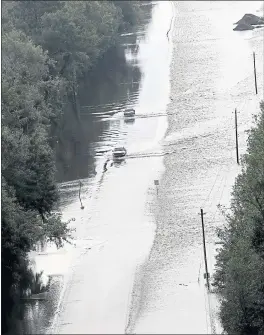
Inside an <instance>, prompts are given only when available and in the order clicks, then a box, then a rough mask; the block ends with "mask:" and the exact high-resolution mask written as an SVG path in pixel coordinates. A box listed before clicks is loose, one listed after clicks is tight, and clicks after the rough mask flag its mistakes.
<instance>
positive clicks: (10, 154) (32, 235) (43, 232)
mask: <svg viewBox="0 0 264 335" xmlns="http://www.w3.org/2000/svg"><path fill="white" fill-rule="evenodd" d="M137 10H138V12H137ZM137 14H139V5H138V2H136V1H131V2H129V3H128V2H126V1H122V2H120V3H119V2H115V1H10V2H8V1H3V2H2V133H1V140H2V164H1V165H2V218H1V221H2V225H1V232H2V245H1V251H2V259H1V267H2V278H3V281H2V287H3V290H2V305H3V306H5V308H4V312H3V313H2V325H3V332H5V331H6V329H7V319H8V317H9V316H10V315H11V311H12V306H13V303H14V300H15V299H16V298H17V297H19V296H20V295H21V294H23V292H24V291H25V290H26V289H27V288H28V286H29V284H30V282H32V280H33V279H32V273H31V271H30V269H29V264H28V258H27V254H28V252H29V251H30V250H32V249H33V248H34V246H35V245H36V244H37V242H38V241H41V240H46V241H52V242H54V243H55V244H56V245H57V246H58V247H61V246H62V245H63V243H64V242H66V241H68V242H69V239H70V237H71V230H70V229H69V228H68V222H63V221H62V219H61V215H60V213H58V212H55V210H54V209H55V208H56V205H57V200H58V191H57V186H56V180H55V172H56V171H55V160H54V153H53V151H52V149H51V147H50V142H51V140H50V131H51V127H55V126H56V125H57V124H58V123H59V119H60V115H61V113H62V111H63V108H62V106H63V100H64V99H65V97H66V98H68V97H71V98H72V100H73V102H74V104H75V105H76V106H77V104H76V91H77V88H78V78H79V77H81V76H82V75H84V74H85V73H87V71H89V70H90V69H91V68H92V67H94V66H95V64H96V63H97V61H98V60H99V59H100V57H102V56H103V55H104V53H105V52H106V51H107V50H109V48H110V47H112V46H114V45H115V44H116V43H117V41H118V37H119V31H120V29H121V28H122V27H124V26H125V21H127V23H128V24H130V25H131V24H135V23H136V22H137V20H136V16H137ZM76 106H75V109H76V112H77V114H78V111H77V107H76ZM35 279H36V278H35ZM35 281H36V280H35Z"/></svg>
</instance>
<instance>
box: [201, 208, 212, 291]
mask: <svg viewBox="0 0 264 335" xmlns="http://www.w3.org/2000/svg"><path fill="white" fill-rule="evenodd" d="M203 215H204V213H203V209H202V208H201V219H202V230H203V250H204V265H205V277H206V282H207V288H208V290H209V291H210V283H209V272H208V266H207V256H206V245H205V233H204V219H203Z"/></svg>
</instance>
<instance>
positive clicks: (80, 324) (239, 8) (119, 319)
mask: <svg viewBox="0 0 264 335" xmlns="http://www.w3.org/2000/svg"><path fill="white" fill-rule="evenodd" d="M260 7H261V2H257V1H256V2H250V1H245V2H235V1H231V2H220V1H218V2H205V1H204V2H200V1H199V2H194V1H190V2H189V1H188V2H183V1H179V2H177V1H174V2H169V1H164V2H163V1H159V2H155V3H154V5H153V8H152V16H151V19H150V18H149V20H148V21H147V22H146V24H145V25H142V26H141V27H140V28H139V29H138V31H137V32H135V33H131V34H126V36H123V38H124V49H125V53H126V59H127V64H128V69H129V70H128V71H127V72H126V73H127V76H126V78H125V81H123V82H118V84H117V85H116V86H118V94H117V95H114V94H112V93H111V94H107V92H111V89H112V86H113V85H109V87H107V88H106V89H105V86H104V85H105V82H104V83H102V87H101V90H102V92H105V94H99V93H98V95H96V94H95V95H94V101H93V102H92V103H91V102H89V101H87V102H83V104H82V106H81V107H82V114H81V117H82V122H83V124H84V125H85V124H86V123H85V122H86V121H87V120H88V118H89V117H88V114H89V113H91V111H92V113H93V114H94V117H95V120H94V121H93V122H94V123H93V126H94V127H99V126H100V127H101V128H100V137H99V138H98V139H97V140H96V141H94V143H93V144H92V146H90V147H89V150H90V151H91V150H92V152H93V153H94V157H95V172H96V173H95V174H94V175H91V176H89V178H82V179H81V182H82V188H81V194H80V196H81V202H82V204H83V206H84V209H81V208H80V206H81V204H80V200H79V197H78V192H79V179H78V178H75V179H74V178H73V179H71V180H68V181H65V182H63V183H61V185H60V189H61V194H62V204H61V207H62V211H63V217H64V218H65V219H71V218H74V221H72V222H71V224H72V226H73V227H74V228H75V229H76V231H75V233H74V239H75V241H74V245H73V246H66V247H65V248H64V249H63V250H60V251H55V250H54V249H52V248H49V249H48V250H47V253H46V254H45V255H37V256H36V263H37V267H38V269H44V271H45V273H47V274H49V275H53V276H54V278H55V277H56V276H57V277H60V278H62V280H60V285H58V287H57V288H56V289H54V292H55V291H56V292H55V293H54V297H55V296H56V299H54V301H56V303H54V304H53V307H52V308H51V307H47V306H46V309H48V310H49V311H51V310H52V312H50V314H52V315H51V316H49V320H50V322H49V324H48V325H47V324H44V323H43V320H44V319H45V315H47V312H45V313H46V314H45V313H44V312H43V310H42V312H41V313H40V312H39V310H40V307H38V310H37V308H35V311H34V313H35V314H34V313H33V314H34V315H35V316H33V317H31V316H30V315H31V314H30V313H31V312H32V311H31V310H30V311H31V312H30V313H29V312H28V318H29V319H30V317H31V318H32V319H31V320H33V321H34V320H35V321H34V322H33V321H32V324H33V325H34V326H31V333H32V332H38V333H43V332H46V333H50V332H52V333H56V334H58V333H60V334H73V333H75V334H76V333H79V334H84V333H85V334H99V333H101V334H102V333H104V334H110V333H118V334H124V333H134V334H135V333H141V334H144V333H173V334H177V333H181V334H184V333H186V334H190V333H193V334H195V333H196V334H197V333H200V334H206V333H208V334H209V333H213V332H216V333H217V332H219V330H220V325H219V322H218V320H217V316H216V310H217V300H216V298H215V297H214V296H213V295H208V294H207V292H206V290H205V285H204V284H205V283H204V278H203V272H204V265H203V253H202V232H201V218H200V217H199V215H198V213H199V212H200V208H204V210H205V212H206V215H205V227H206V238H207V248H208V261H209V271H210V273H212V271H213V266H214V254H215V241H216V234H215V229H216V227H219V226H221V225H222V224H223V218H222V216H221V215H220V213H219V211H218V210H217V207H216V206H217V204H218V203H221V204H226V205H228V202H229V198H230V197H229V194H230V190H231V185H232V184H233V182H234V178H235V176H236V175H237V173H238V172H239V167H237V165H236V157H235V138H234V122H233V121H234V114H232V112H233V111H234V108H238V111H239V116H238V117H239V127H238V130H239V145H240V153H243V152H245V148H246V136H247V135H246V130H247V129H248V128H249V127H250V125H251V121H252V114H254V113H256V112H257V111H258V103H259V100H260V98H261V97H262V95H261V94H260V95H259V96H257V97H256V96H255V95H254V77H253V68H252V51H253V50H254V51H255V52H256V64H257V73H258V83H259V92H263V66H262V64H263V44H262V43H263V29H259V30H255V31H249V32H243V33H238V32H234V31H233V30H232V29H233V22H236V21H237V20H238V19H240V18H241V17H242V16H243V15H244V14H245V13H247V12H251V13H257V12H256V10H258V9H259V8H260ZM223 18H224V20H223ZM117 77H118V76H116V78H117ZM99 87H100V86H99ZM104 89H105V91H104ZM98 92H100V89H98ZM114 96H115V99H114ZM117 96H118V98H117ZM128 107H129V108H130V107H133V108H135V110H136V115H137V117H136V118H135V120H134V122H130V123H128V122H126V121H125V120H124V118H123V115H122V111H123V110H124V108H128ZM86 111H87V112H86ZM96 129H97V128H96ZM115 146H125V147H126V148H127V151H128V157H127V159H126V160H125V161H123V162H121V163H120V164H111V161H109V162H108V164H107V165H106V167H105V166H104V164H105V162H106V161H107V159H108V157H109V152H110V151H111V150H112V149H113V148H114V147H115ZM82 168H83V167H82ZM85 168H86V167H85ZM154 180H159V186H158V188H156V186H155V185H154ZM36 310H37V312H36ZM29 314H30V315H29ZM46 318H47V317H46ZM32 327H33V328H32ZM32 329H33V330H32Z"/></svg>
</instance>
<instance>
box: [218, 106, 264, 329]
mask: <svg viewBox="0 0 264 335" xmlns="http://www.w3.org/2000/svg"><path fill="white" fill-rule="evenodd" d="M219 236H220V238H221V240H222V242H223V246H222V248H221V250H220V251H219V253H218V256H217V271H216V274H215V278H214V279H215V280H214V285H215V286H216V288H217V290H218V292H219V293H220V296H221V297H222V304H221V310H220V316H221V320H222V324H223V327H224V330H225V331H226V332H227V333H230V334H263V333H264V252H263V251H264V104H263V102H262V103H261V113H260V115H259V116H258V117H256V127H254V128H253V129H252V130H251V131H250V133H249V138H248V150H247V153H246V155H245V156H244V158H243V162H242V172H241V173H240V175H239V176H238V177H237V179H236V182H235V185H234V187H233V192H232V202H231V213H230V214H229V215H227V225H226V227H225V228H224V229H222V230H221V231H220V232H219Z"/></svg>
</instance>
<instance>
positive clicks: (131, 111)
mask: <svg viewBox="0 0 264 335" xmlns="http://www.w3.org/2000/svg"><path fill="white" fill-rule="evenodd" d="M135 115H136V111H135V110H134V109H133V108H129V109H126V110H125V111H124V117H125V118H128V117H129V118H131V117H135Z"/></svg>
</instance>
